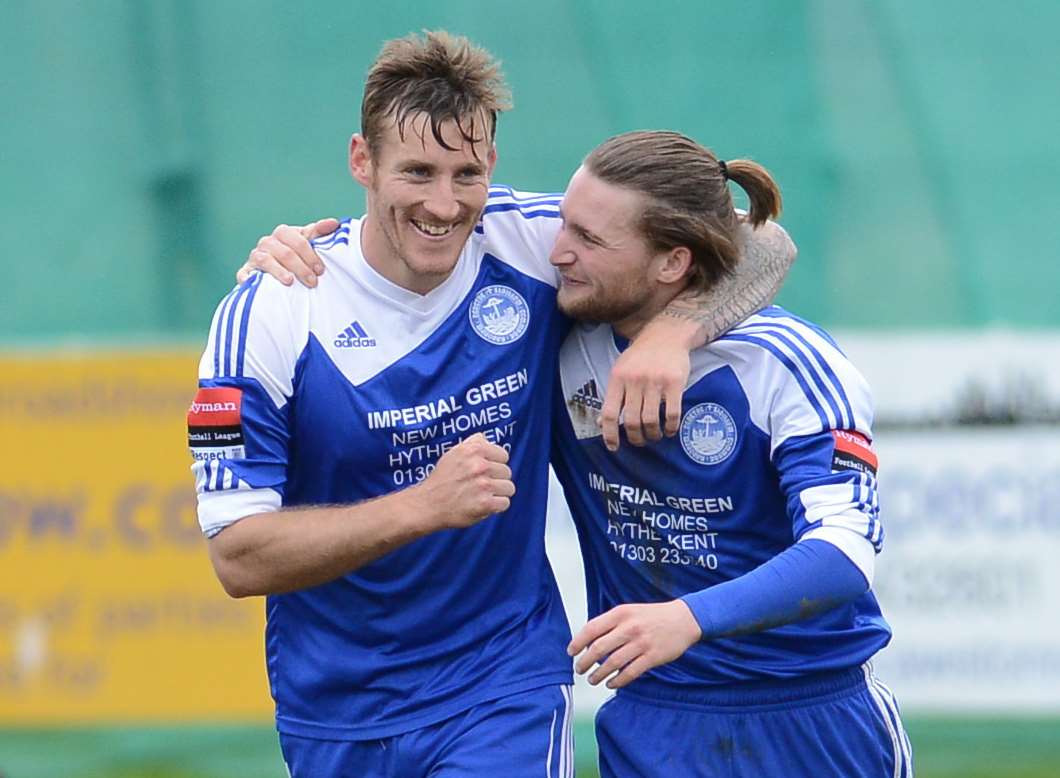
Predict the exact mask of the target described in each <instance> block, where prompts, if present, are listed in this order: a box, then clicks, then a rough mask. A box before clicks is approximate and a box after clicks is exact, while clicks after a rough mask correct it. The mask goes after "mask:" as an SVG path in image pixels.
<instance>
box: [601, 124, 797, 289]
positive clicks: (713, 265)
mask: <svg viewBox="0 0 1060 778" xmlns="http://www.w3.org/2000/svg"><path fill="white" fill-rule="evenodd" d="M583 164H584V165H585V168H586V169H587V170H588V171H589V172H590V173H592V174H593V175H594V176H596V177H597V178H599V179H601V180H603V181H606V182H607V183H609V184H613V185H615V186H621V187H624V188H626V189H631V190H633V191H635V192H639V193H640V194H642V195H643V196H644V207H643V210H642V211H641V214H640V219H639V229H640V232H641V234H642V235H643V236H644V238H645V239H646V240H647V241H648V243H649V244H650V245H651V246H652V248H653V249H655V250H657V251H668V250H670V249H673V248H677V247H678V246H687V247H688V248H689V250H690V251H691V252H692V260H693V266H692V279H691V280H692V283H694V284H697V285H698V286H700V287H701V288H710V287H711V286H713V285H714V284H715V283H716V282H717V281H718V280H720V279H721V278H723V277H724V276H726V275H728V274H729V273H731V272H732V271H733V269H734V268H735V267H736V263H737V261H739V258H740V244H739V236H738V230H739V224H740V221H741V217H739V216H738V215H737V213H736V210H735V208H734V206H733V201H732V193H731V192H730V191H729V187H728V185H727V183H728V181H733V182H735V183H736V184H738V185H739V186H740V188H742V189H743V190H744V191H745V192H746V193H747V197H748V199H749V200H750V206H751V207H750V212H749V213H748V214H747V215H746V216H745V217H743V220H745V221H748V222H750V223H751V224H752V225H753V226H755V227H757V226H759V225H760V224H762V223H763V222H765V221H767V220H769V219H772V218H775V217H776V216H778V215H779V214H780V210H781V198H780V188H779V187H778V186H777V184H776V182H775V181H774V180H773V177H772V176H771V175H770V174H769V172H768V171H767V170H766V169H765V168H764V167H762V166H761V165H759V164H758V163H757V162H752V161H751V160H749V159H736V160H733V161H731V162H722V161H720V160H719V159H718V158H717V157H716V156H715V155H714V153H713V152H712V151H711V150H710V149H708V148H706V147H704V146H701V145H699V144H698V143H696V142H695V141H694V140H692V139H691V138H689V137H686V136H684V135H682V134H680V133H677V132H668V131H638V132H627V133H624V134H622V135H616V136H615V137H613V138H610V139H608V140H607V141H605V142H604V143H602V144H600V145H599V146H597V147H596V148H595V149H593V151H592V152H590V154H589V156H588V157H586V158H585V162H584V163H583Z"/></svg>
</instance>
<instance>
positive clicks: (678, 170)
mask: <svg viewBox="0 0 1060 778" xmlns="http://www.w3.org/2000/svg"><path fill="white" fill-rule="evenodd" d="M729 182H732V183H734V184H736V185H737V186H739V187H740V188H741V189H743V190H744V192H746V194H747V197H748V200H749V202H750V208H749V211H748V212H747V213H746V214H741V213H739V212H737V211H736V210H735V208H734V205H733V199H732V196H731V194H730V191H729V186H728V183H729ZM560 209H561V212H562V227H561V229H560V232H559V234H558V236H557V238H556V242H555V245H554V247H553V249H552V253H551V256H550V261H551V262H552V264H553V265H554V266H555V267H556V268H557V269H558V270H559V273H560V275H561V278H562V282H561V285H560V288H559V292H558V302H559V307H560V309H561V310H562V311H563V312H564V313H565V314H567V315H568V316H571V317H573V318H575V319H578V320H581V321H582V322H583V324H582V325H581V326H578V327H575V328H574V329H573V330H572V332H571V334H570V335H569V336H568V337H567V339H566V341H565V342H564V344H563V346H562V349H561V352H560V381H559V387H558V389H557V392H556V409H555V415H556V423H555V425H554V432H553V445H552V464H553V466H554V468H555V470H556V474H557V475H558V477H559V479H560V481H561V483H562V484H563V487H564V491H565V493H566V498H567V502H568V504H569V506H570V509H571V513H572V515H573V517H574V521H575V524H576V526H577V529H578V535H579V539H580V542H581V549H582V557H583V560H584V564H585V574H586V585H587V588H588V604H589V618H590V620H589V622H588V623H587V624H586V625H585V626H584V627H583V628H582V630H581V631H580V632H579V633H578V634H577V635H576V636H575V637H574V639H573V640H572V641H571V643H570V646H569V647H568V653H570V654H571V655H572V656H575V657H577V660H576V666H575V669H576V670H577V671H578V672H579V673H589V682H590V683H593V684H599V683H601V682H606V685H607V686H608V687H609V688H612V689H616V690H617V691H616V694H615V695H614V696H613V697H612V698H611V699H610V700H608V701H607V702H606V703H605V704H604V705H603V707H602V708H601V710H600V712H599V714H598V716H597V722H596V727H597V740H598V743H599V753H600V769H601V775H602V776H604V778H613V777H622V778H625V777H627V776H666V778H675V777H676V776H682V777H683V776H714V777H718V776H730V777H731V778H737V777H741V778H744V777H746V776H777V777H778V778H799V777H800V776H806V777H807V778H809V777H810V776H814V778H819V777H820V776H837V777H839V776H842V778H856V777H858V776H864V777H865V778H869V777H871V778H882V777H883V776H888V777H890V776H895V777H900V778H906V777H908V776H912V774H913V767H912V754H911V750H910V745H909V741H908V738H907V737H906V734H905V731H904V729H903V726H902V722H901V718H900V715H899V711H898V706H897V703H896V702H895V698H894V696H893V695H892V693H891V692H890V690H888V689H887V687H885V686H884V685H883V684H882V683H881V682H880V681H879V680H878V679H877V678H876V677H875V675H874V674H873V671H872V668H871V664H870V661H871V659H872V657H873V655H874V654H875V653H876V652H877V651H879V650H880V649H881V648H883V647H884V646H885V645H886V644H887V643H888V641H889V640H890V637H891V631H890V628H889V627H888V625H887V623H886V621H885V620H884V618H883V616H882V615H881V613H880V608H879V605H878V604H877V602H876V598H875V597H874V595H873V594H872V591H871V584H872V579H873V572H874V564H875V556H876V554H877V553H878V552H879V551H880V549H881V545H882V542H883V527H882V525H881V524H880V520H879V515H878V499H877V493H876V468H877V459H876V454H875V453H874V451H873V446H872V430H871V423H872V417H873V408H872V399H871V396H870V393H869V388H868V386H867V385H866V383H865V380H864V378H863V377H862V376H861V374H860V373H859V372H858V371H857V369H856V368H855V367H854V366H853V365H852V364H851V363H850V361H849V360H848V359H847V358H846V357H845V356H844V354H843V353H842V351H840V349H839V347H838V346H837V345H836V343H835V341H834V340H833V339H832V338H831V337H830V336H829V335H828V333H826V332H825V331H824V330H822V329H821V328H820V327H818V326H816V325H814V324H812V323H810V322H807V321H805V320H803V319H800V318H798V317H796V316H794V315H792V314H791V313H788V312H787V311H785V310H783V309H781V308H779V307H776V306H773V307H769V308H766V309H764V310H762V311H760V312H758V313H756V314H754V315H752V316H750V317H747V318H743V320H742V321H739V322H738V323H736V324H735V326H733V327H732V328H731V329H729V330H728V331H727V332H726V333H725V334H723V335H722V336H721V337H719V338H717V339H716V340H714V341H713V342H712V343H709V344H707V345H705V346H702V347H700V348H698V349H695V350H693V351H692V353H691V362H692V370H691V375H690V378H689V381H688V385H687V388H686V389H685V392H684V395H683V397H682V406H681V421H680V428H679V432H678V434H677V435H676V436H673V437H667V438H664V439H663V440H661V441H659V442H657V443H654V444H652V445H649V446H646V447H631V446H623V447H621V448H620V449H619V450H618V451H613V450H610V449H609V448H608V446H607V445H606V444H605V443H604V440H603V438H602V436H601V432H600V427H599V425H598V421H597V418H596V414H597V412H598V410H599V408H600V398H601V397H602V396H603V395H604V393H605V392H606V388H607V380H608V374H609V372H610V369H611V366H612V365H613V364H614V362H615V360H616V359H617V358H618V357H619V355H620V354H621V353H622V351H623V349H624V348H625V347H626V345H627V344H628V343H629V341H630V340H631V339H632V338H634V337H636V335H637V333H638V332H639V331H640V329H641V327H642V326H643V325H644V323H645V322H647V321H648V320H650V319H651V317H652V316H654V315H656V314H657V313H658V312H659V311H661V310H663V308H665V307H666V305H667V304H668V303H669V302H670V301H671V300H673V299H674V298H675V297H676V296H677V295H679V294H681V293H682V292H686V291H689V290H690V289H691V288H696V287H698V288H699V289H700V290H706V291H709V290H710V289H711V288H713V287H716V286H718V285H719V284H721V283H722V282H723V281H724V280H725V279H726V278H727V277H729V276H730V274H731V273H732V271H733V269H734V268H735V267H736V266H737V263H738V261H739V256H740V247H741V246H743V245H745V244H746V241H747V239H748V237H749V236H750V235H751V234H752V233H753V231H754V230H756V229H758V228H759V227H760V225H762V224H764V223H765V222H766V221H767V220H768V219H771V218H774V217H776V216H777V215H778V214H779V213H780V210H781V195H780V190H779V188H778V187H777V184H776V182H775V181H774V180H773V178H772V177H771V176H770V174H769V173H768V172H767V171H766V170H765V168H763V167H762V166H761V165H759V164H757V163H755V162H752V161H750V160H733V161H729V162H724V161H722V160H719V159H718V158H717V157H716V156H715V155H714V154H713V153H712V152H711V151H710V150H708V149H706V148H704V147H703V146H701V145H699V144H697V143H696V142H695V141H693V140H691V139H690V138H687V137H685V136H683V135H680V134H678V133H674V132H631V133H625V134H623V135H619V136H616V137H614V138H611V139H610V140H608V141H606V142H605V143H603V144H602V145H600V146H599V147H597V148H596V149H594V150H593V151H592V152H591V153H590V154H589V156H588V157H587V158H586V159H585V161H584V162H583V164H582V165H581V167H580V168H579V169H578V170H577V171H576V172H575V174H574V176H573V177H572V178H571V181H570V184H569V186H568V188H567V190H566V193H565V195H564V198H563V201H562V204H561V206H560ZM291 269H297V270H299V272H301V271H303V270H304V268H303V267H301V266H299V265H293V266H292V267H291ZM721 304H722V305H724V302H722V303H721Z"/></svg>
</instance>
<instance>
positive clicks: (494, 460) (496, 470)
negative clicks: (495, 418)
mask: <svg viewBox="0 0 1060 778" xmlns="http://www.w3.org/2000/svg"><path fill="white" fill-rule="evenodd" d="M507 462H508V452H507V451H505V450H504V449H503V448H501V447H500V446H498V445H495V444H493V443H490V442H489V441H488V440H486V438H485V436H484V435H482V434H481V433H478V434H475V435H472V436H471V437H470V438H468V439H467V440H464V441H461V442H460V443H459V444H457V445H456V446H455V447H454V448H451V449H449V451H447V452H445V454H444V455H442V458H441V459H439V460H438V464H437V466H436V467H435V468H434V472H432V473H431V474H430V475H429V476H428V477H427V478H426V479H425V480H424V481H423V482H422V483H420V484H418V485H417V486H414V487H412V488H413V489H415V490H417V491H418V492H419V494H418V495H417V497H419V498H421V499H422V501H423V504H424V505H425V507H426V514H425V515H427V516H430V517H431V523H432V524H433V525H434V527H433V529H447V528H463V527H470V526H472V525H473V524H477V523H478V522H480V521H482V520H483V519H484V518H486V517H487V516H490V515H492V514H494V513H500V512H501V511H506V510H508V507H509V506H510V505H511V497H512V495H513V494H515V484H514V483H512V471H511V468H509V467H508V464H507Z"/></svg>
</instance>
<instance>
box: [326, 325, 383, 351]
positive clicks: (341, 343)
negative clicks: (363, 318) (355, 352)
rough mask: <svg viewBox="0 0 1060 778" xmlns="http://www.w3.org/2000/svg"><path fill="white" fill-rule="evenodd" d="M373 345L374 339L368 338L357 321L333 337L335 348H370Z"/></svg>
mask: <svg viewBox="0 0 1060 778" xmlns="http://www.w3.org/2000/svg"><path fill="white" fill-rule="evenodd" d="M374 345H375V338H370V337H368V333H367V332H365V330H364V327H362V326H361V323H360V322H359V321H354V322H353V323H351V324H350V326H348V327H347V328H346V329H344V330H343V331H342V332H340V333H339V334H338V335H336V336H335V348H371V347H372V346H374Z"/></svg>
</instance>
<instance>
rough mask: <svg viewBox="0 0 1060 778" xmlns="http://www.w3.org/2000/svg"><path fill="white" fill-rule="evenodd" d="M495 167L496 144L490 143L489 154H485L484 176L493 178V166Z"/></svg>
mask: <svg viewBox="0 0 1060 778" xmlns="http://www.w3.org/2000/svg"><path fill="white" fill-rule="evenodd" d="M495 167H497V144H496V143H491V144H490V151H489V154H487V155H486V177H487V178H490V179H492V178H493V168H495Z"/></svg>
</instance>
